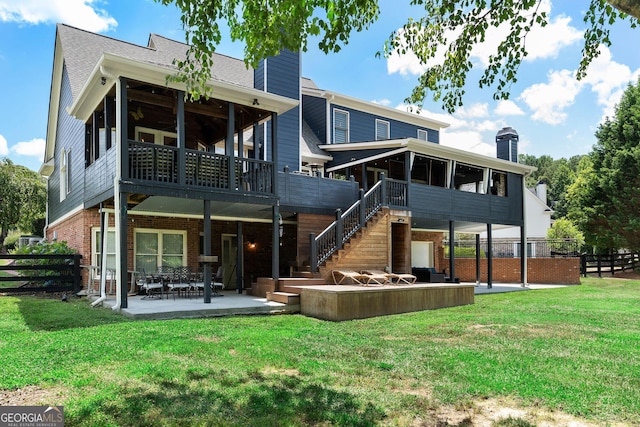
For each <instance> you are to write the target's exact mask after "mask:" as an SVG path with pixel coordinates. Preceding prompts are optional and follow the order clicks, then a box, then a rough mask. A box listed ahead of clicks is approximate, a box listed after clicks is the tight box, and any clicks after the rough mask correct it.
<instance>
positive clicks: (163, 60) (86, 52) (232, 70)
mask: <svg viewBox="0 0 640 427" xmlns="http://www.w3.org/2000/svg"><path fill="white" fill-rule="evenodd" d="M57 30H58V33H57V40H56V42H59V44H60V47H61V48H62V50H63V52H64V61H65V64H66V66H67V72H68V74H69V81H70V84H71V93H72V95H73V99H74V100H75V99H76V97H77V96H78V94H79V93H80V91H81V89H82V87H83V86H84V84H85V82H86V81H87V79H88V78H89V76H90V75H91V72H92V71H93V69H94V67H95V66H96V64H97V63H98V61H99V60H100V58H101V57H102V55H103V54H105V53H107V54H113V55H117V56H119V57H122V58H128V59H134V60H136V61H141V62H145V63H148V64H152V65H155V66H159V67H162V68H166V69H167V73H170V72H175V71H177V68H176V67H175V66H174V65H173V60H174V58H184V57H185V55H186V53H187V50H188V49H189V46H188V45H186V44H185V43H180V42H177V41H175V40H171V39H168V38H166V37H162V36H159V35H157V34H151V35H150V36H149V43H148V45H147V46H139V45H136V44H133V43H129V42H125V41H122V40H117V39H114V38H111V37H108V36H104V35H101V34H95V33H91V32H89V31H85V30H81V29H79V28H75V27H71V26H69V25H65V24H58V26H57ZM213 56H214V61H213V68H212V78H213V79H215V80H219V81H223V82H227V83H232V84H236V85H239V86H243V87H250V88H252V87H253V69H252V68H247V66H245V63H244V61H242V60H239V59H236V58H231V57H229V56H226V55H221V54H218V53H214V54H213Z"/></svg>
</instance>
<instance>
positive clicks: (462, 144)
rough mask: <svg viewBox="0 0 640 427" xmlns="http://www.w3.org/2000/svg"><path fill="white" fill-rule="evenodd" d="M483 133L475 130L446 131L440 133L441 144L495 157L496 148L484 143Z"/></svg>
mask: <svg viewBox="0 0 640 427" xmlns="http://www.w3.org/2000/svg"><path fill="white" fill-rule="evenodd" d="M483 140H484V138H483V135H482V133H480V132H478V131H475V130H460V131H456V130H450V129H444V130H443V131H442V132H440V144H442V145H444V146H447V147H452V148H457V149H459V150H465V151H469V152H472V153H476V154H482V155H484V156H489V157H495V156H496V147H495V146H494V145H492V144H487V143H486V142H483Z"/></svg>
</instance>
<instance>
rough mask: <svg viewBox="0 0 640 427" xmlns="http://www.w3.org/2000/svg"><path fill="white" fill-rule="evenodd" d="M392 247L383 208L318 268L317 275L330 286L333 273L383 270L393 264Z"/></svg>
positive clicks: (387, 217) (387, 216) (386, 211)
mask: <svg viewBox="0 0 640 427" xmlns="http://www.w3.org/2000/svg"><path fill="white" fill-rule="evenodd" d="M389 244H390V241H389V210H388V209H381V210H380V211H378V212H377V213H376V214H375V215H374V216H373V217H372V218H371V219H369V221H368V222H367V226H366V227H364V228H361V229H360V230H358V231H357V232H356V233H355V234H354V235H353V236H352V237H351V238H350V239H349V241H348V242H346V243H345V244H344V246H343V248H342V249H340V250H338V251H337V252H335V253H334V254H333V255H331V256H330V257H329V258H328V259H327V260H326V261H325V262H324V263H323V264H322V265H320V266H319V267H318V273H319V275H320V277H322V278H323V279H324V280H325V281H326V282H327V283H333V278H332V275H331V271H332V270H355V271H360V270H366V269H369V270H384V269H385V267H386V266H388V265H389V264H390V260H389V253H390V250H389Z"/></svg>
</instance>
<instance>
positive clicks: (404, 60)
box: [387, 51, 427, 76]
mask: <svg viewBox="0 0 640 427" xmlns="http://www.w3.org/2000/svg"><path fill="white" fill-rule="evenodd" d="M426 69H427V66H426V65H425V64H421V63H420V60H419V59H418V57H417V56H416V54H415V53H413V51H407V53H405V54H404V55H400V54H398V53H397V52H392V53H391V55H390V56H389V58H387V73H388V74H393V73H400V75H402V76H407V75H416V76H417V75H420V74H422V73H424V72H425V70H426Z"/></svg>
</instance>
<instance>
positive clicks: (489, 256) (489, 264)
mask: <svg viewBox="0 0 640 427" xmlns="http://www.w3.org/2000/svg"><path fill="white" fill-rule="evenodd" d="M487 288H489V289H491V288H493V238H492V236H491V224H487Z"/></svg>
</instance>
